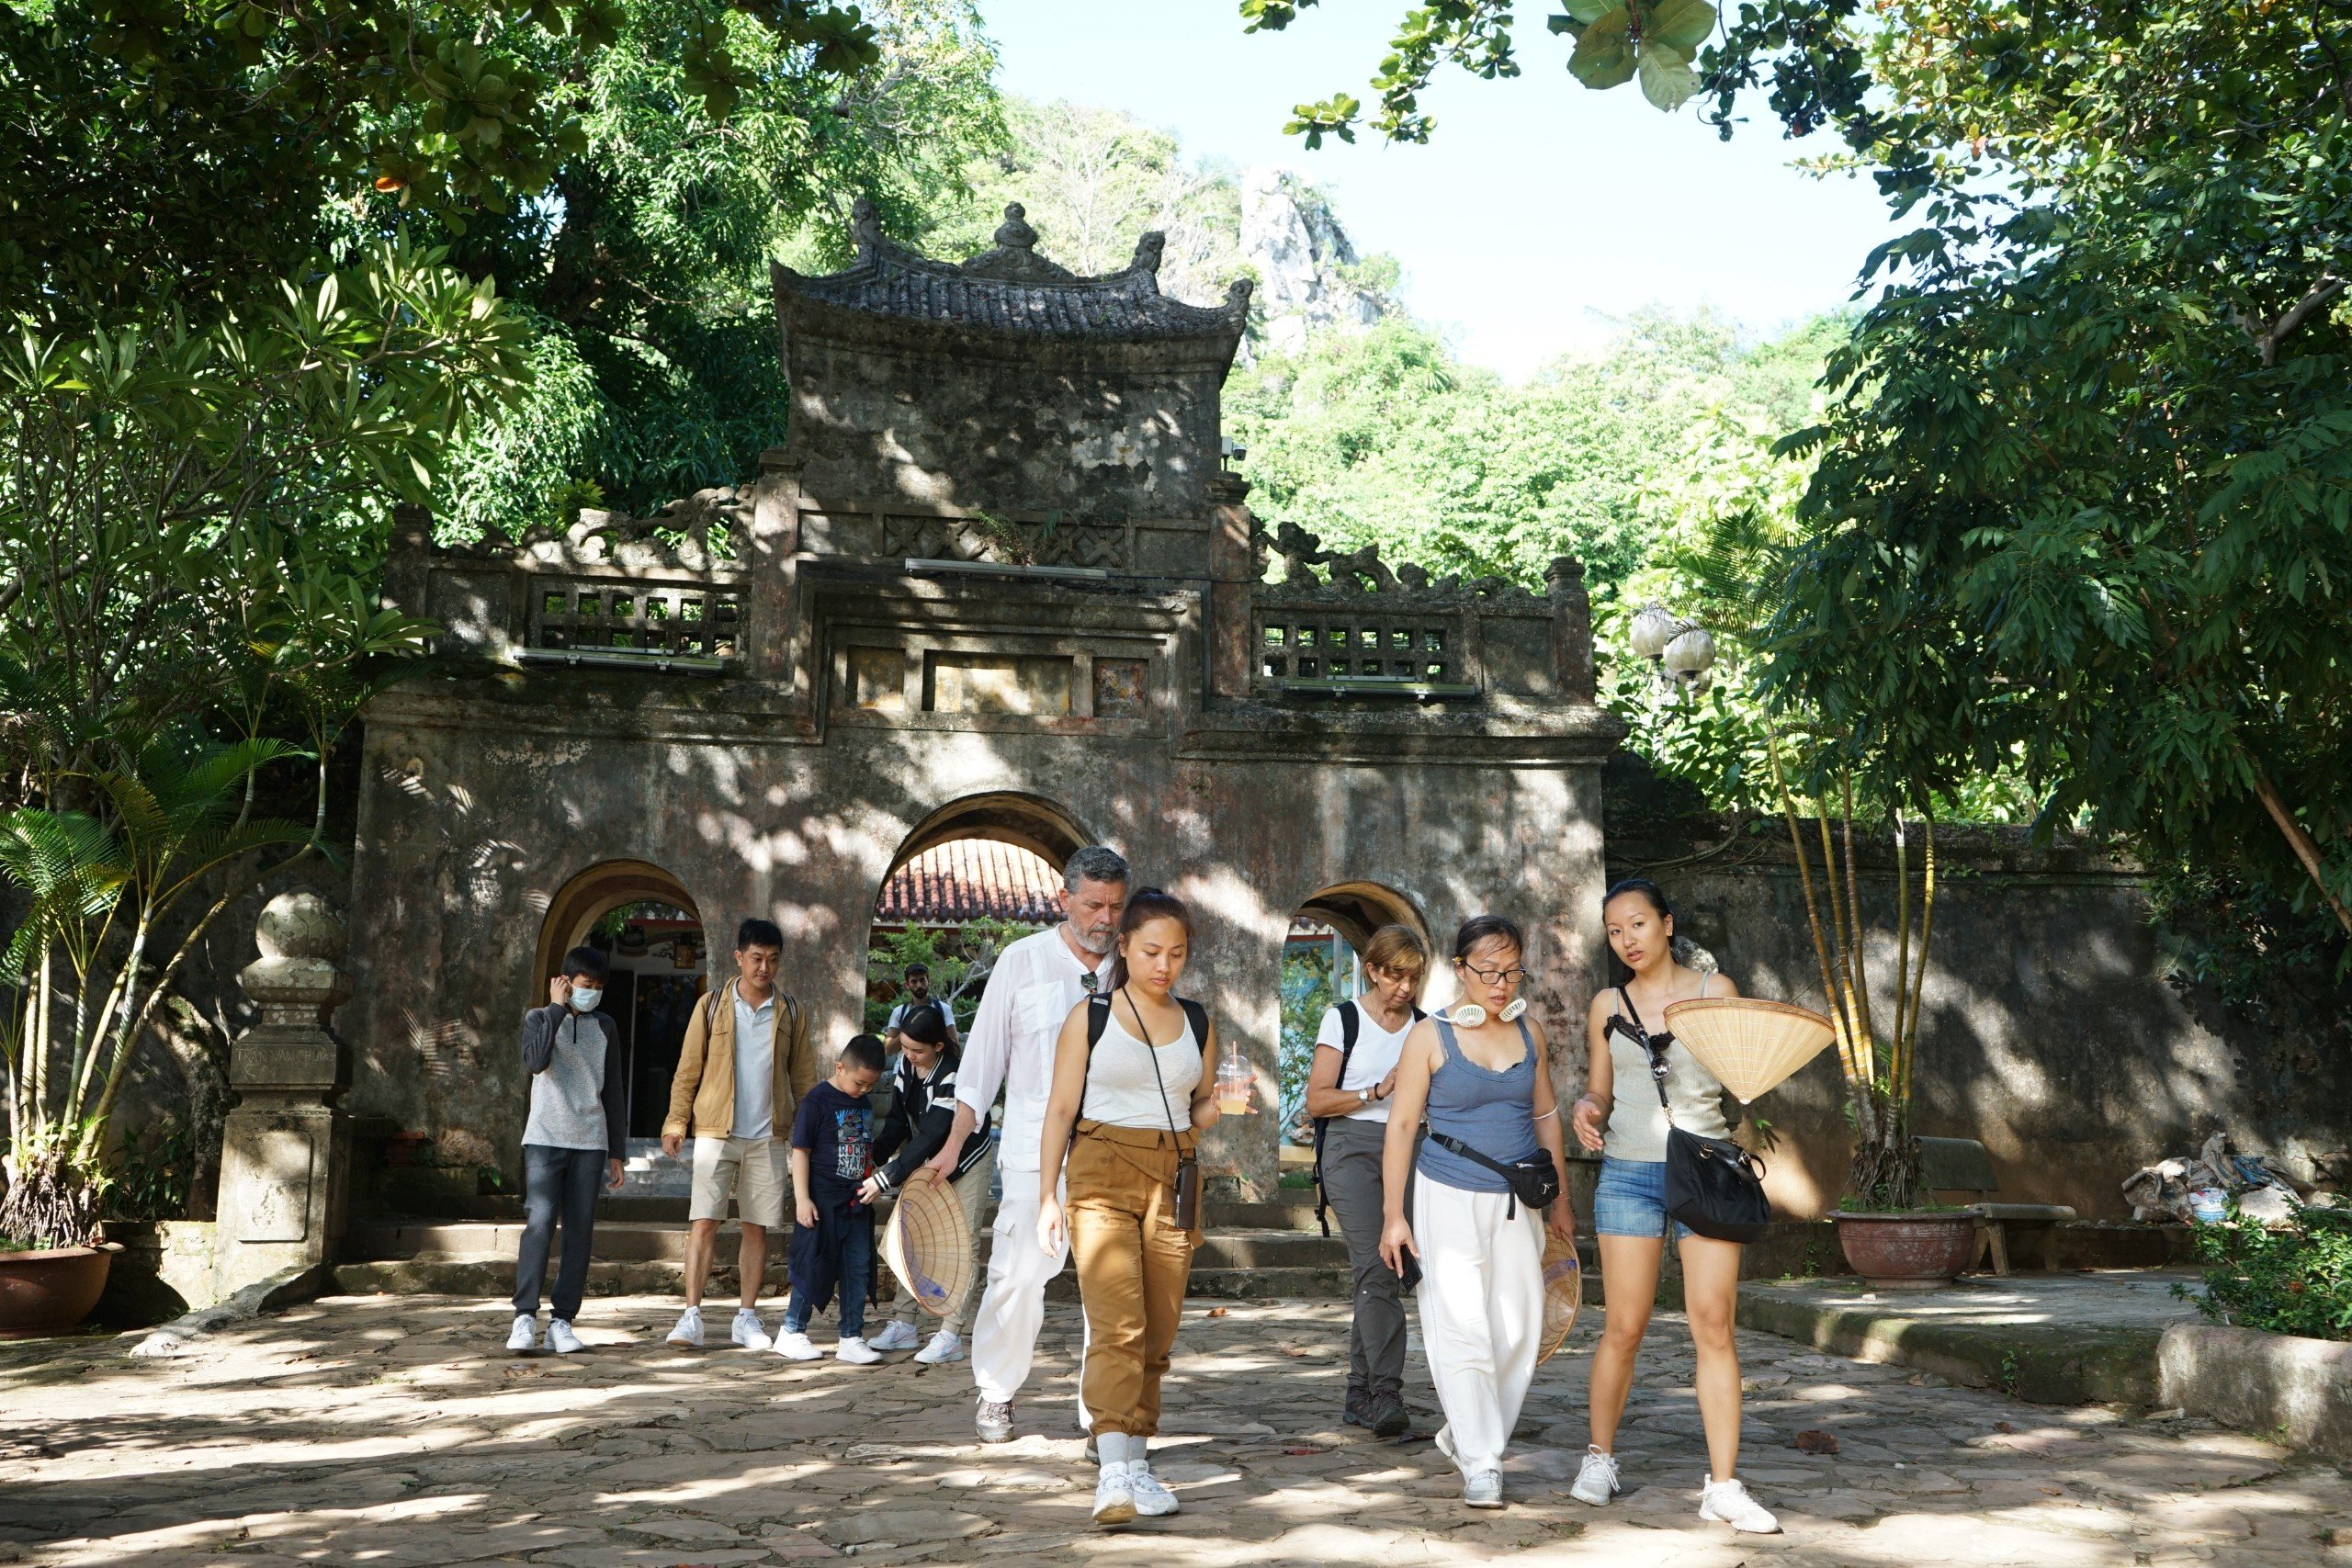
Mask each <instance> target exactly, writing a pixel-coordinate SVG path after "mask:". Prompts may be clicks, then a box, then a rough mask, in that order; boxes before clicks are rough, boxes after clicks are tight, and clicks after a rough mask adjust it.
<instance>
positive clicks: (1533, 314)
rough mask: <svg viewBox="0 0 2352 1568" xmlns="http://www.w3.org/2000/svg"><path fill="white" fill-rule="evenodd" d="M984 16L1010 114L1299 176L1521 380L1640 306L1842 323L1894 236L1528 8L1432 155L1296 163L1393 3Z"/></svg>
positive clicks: (1878, 220)
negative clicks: (1047, 106) (1295, 14)
mask: <svg viewBox="0 0 2352 1568" xmlns="http://www.w3.org/2000/svg"><path fill="white" fill-rule="evenodd" d="M981 5H982V9H983V14H984V15H985V17H986V18H987V22H988V30H989V35H990V36H991V37H992V38H994V39H996V41H997V45H998V48H999V52H1000V54H1001V58H1002V68H1001V72H1000V73H999V78H998V79H999V81H1000V83H1001V85H1003V86H1004V87H1005V88H1006V89H1007V90H1008V91H1011V92H1015V93H1019V94H1022V95H1023V96H1030V97H1037V98H1055V97H1064V98H1070V99H1073V100H1076V101H1078V102H1081V103H1092V104H1100V105H1103V106H1105V107H1112V108H1119V109H1125V110H1126V111H1127V112H1128V113H1130V114H1133V115H1135V116H1136V118H1140V119H1143V120H1146V121H1148V122H1149V123H1151V124H1153V125H1158V126H1162V127H1165V128H1167V129H1169V130H1174V131H1175V132H1176V133H1177V134H1178V135H1179V136H1180V137H1182V140H1183V142H1184V145H1185V147H1186V148H1187V150H1188V151H1189V152H1191V153H1193V155H1194V156H1196V157H1197V156H1203V155H1214V156H1218V157H1223V158H1227V159H1230V160H1232V161H1233V162H1235V163H1237V164H1269V163H1271V164H1288V165H1290V166H1292V167H1295V168H1297V169H1298V170H1300V171H1301V172H1302V173H1304V174H1306V175H1307V176H1308V177H1309V178H1310V179H1313V180H1314V181H1316V182H1317V184H1319V185H1321V186H1325V187H1326V188H1327V189H1329V191H1330V192H1331V193H1332V195H1333V197H1334V198H1335V201H1336V205H1337V207H1338V209H1339V212H1340V218H1341V220H1343V221H1344V222H1345V223H1346V225H1347V227H1348V230H1349V232H1350V233H1351V235H1352V236H1353V237H1354V238H1355V241H1356V243H1357V244H1358V246H1359V248H1361V249H1363V250H1365V251H1386V252H1388V253H1390V254H1393V255H1395V256H1396V257H1397V260H1398V261H1400V262H1401V263H1402V264H1403V265H1404V269H1405V297H1406V300H1407V303H1408V305H1409V306H1410V308H1411V309H1412V310H1413V311H1414V312H1415V313H1416V314H1418V315H1419V316H1421V317H1423V318H1424V319H1426V320H1429V321H1434V322H1437V323H1439V324H1441V325H1442V326H1444V327H1446V328H1447V329H1448V330H1449V331H1450V332H1451V333H1453V337H1454V340H1455V343H1456V345H1457V346H1458V347H1459V348H1460V350H1461V351H1462V352H1463V354H1464V355H1465V356H1466V357H1468V358H1470V359H1472V360H1475V361H1476V362H1478V363H1480V364H1484V365H1488V366H1491V367H1494V368H1496V369H1498V370H1500V371H1502V372H1503V373H1504V374H1505V375H1508V376H1511V377H1514V378H1516V377H1519V376H1523V375H1525V374H1526V373H1527V372H1528V371H1530V370H1532V369H1533V368H1534V367H1537V366H1539V365H1541V364H1543V363H1544V361H1545V360H1547V359H1550V358H1552V357H1553V356H1555V355H1559V354H1562V353H1566V352H1570V351H1575V350H1580V349H1587V348H1589V347H1591V346H1593V345H1594V344H1598V343H1599V342H1600V341H1601V340H1602V339H1604V338H1605V337H1606V336H1607V335H1608V333H1609V331H1610V326H1609V321H1608V318H1609V317H1611V316H1618V315H1623V314H1624V313H1625V312H1627V311H1630V310H1634V309H1636V308H1638V307H1640V306H1643V305H1647V304H1663V305H1668V306H1672V307H1676V308H1681V309H1688V308H1691V307H1693V306H1697V305H1701V304H1708V305H1712V306H1713V307H1715V308H1716V309H1718V310H1722V311H1724V312H1725V313H1727V314H1729V315H1731V316H1733V317H1735V318H1736V319H1738V320H1739V321H1742V322H1744V323H1746V324H1747V325H1748V326H1750V327H1752V328H1754V329H1757V330H1758V331H1767V332H1769V331H1770V330H1771V329H1772V328H1774V327H1776V326H1779V325H1781V324H1782V323H1785V322H1789V321H1796V320H1799V319H1802V318H1804V317H1805V316H1808V315H1811V314H1812V313H1814V312H1815V311H1817V310H1827V309H1831V308H1834V307H1836V306H1838V305H1839V304H1841V303H1842V302H1843V301H1844V300H1845V299H1847V298H1848V297H1849V294H1850V293H1851V292H1852V288H1853V279H1854V275H1855V273H1856V271H1857V269H1858V268H1859V267H1860V263H1861V261H1862V258H1863V257H1864V256H1865V255H1867V254H1869V252H1870V250H1871V247H1872V246H1873V245H1875V244H1877V243H1879V242H1880V241H1882V240H1883V239H1885V238H1887V237H1888V236H1889V235H1890V234H1891V233H1893V232H1894V230H1893V229H1892V228H1890V227H1889V225H1888V223H1887V221H1886V219H1885V216H1884V209H1883V207H1882V206H1881V204H1880V202H1879V199H1878V197H1877V195H1876V193H1875V192H1874V191H1873V190H1872V188H1871V186H1870V184H1869V183H1868V181H1867V180H1862V179H1854V178H1850V177H1847V176H1837V177H1833V178H1831V179H1828V180H1821V179H1816V178H1815V177H1813V176H1811V175H1805V174H1803V173H1801V172H1799V171H1797V170H1795V169H1792V168H1791V167H1790V166H1789V161H1790V159H1791V158H1792V156H1793V155H1794V154H1795V153H1796V152H1798V151H1799V149H1800V148H1802V150H1803V151H1804V152H1806V153H1808V154H1811V153H1815V152H1827V151H1829V150H1830V148H1829V147H1828V146H1827V145H1826V144H1824V143H1822V142H1820V141H1808V142H1804V143H1791V142H1788V141H1783V140H1782V139H1781V136H1780V134H1779V131H1778V130H1777V129H1776V128H1774V127H1772V126H1770V125H1769V124H1765V125H1756V124H1751V125H1748V126H1746V127H1743V128H1742V129H1741V130H1740V132H1739V133H1738V134H1737V135H1736V136H1735V137H1734V138H1733V140H1732V141H1730V142H1728V143H1725V142H1722V141H1717V140H1716V139H1715V134H1714V132H1713V130H1709V129H1708V128H1707V127H1705V126H1703V125H1702V124H1701V123H1700V122H1699V120H1698V119H1697V118H1696V113H1695V111H1696V107H1697V106H1696V105H1692V106H1690V107H1686V108H1685V109H1684V110H1683V112H1682V113H1680V114H1679V115H1675V116H1667V115H1662V114H1659V113H1658V112H1657V110H1656V109H1653V108H1651V107H1649V105H1648V103H1647V102H1645V100H1644V99H1643V97H1642V96H1641V94H1640V92H1639V90H1638V89H1636V88H1634V87H1633V86H1630V85H1628V86H1625V87H1621V88H1618V89H1616V90H1614V91H1611V92H1606V93H1596V92H1591V91H1589V90H1587V89H1586V88H1584V87H1583V86H1581V85H1578V84H1577V82H1576V81H1575V79H1574V78H1572V77H1570V76H1569V75H1568V73H1567V71H1566V57H1567V56H1566V47H1565V45H1566V39H1555V38H1553V37H1552V36H1551V35H1550V34H1548V33H1546V32H1545V31H1544V26H1543V17H1542V15H1541V13H1542V11H1543V10H1544V9H1545V8H1544V7H1541V6H1529V7H1524V8H1522V10H1521V21H1522V27H1521V37H1520V44H1521V51H1520V63H1521V70H1522V71H1523V72H1524V73H1525V74H1523V75H1522V76H1521V77H1520V78H1519V79H1517V80H1516V81H1510V82H1478V81H1474V80H1471V79H1469V78H1466V77H1464V76H1462V75H1461V74H1460V73H1451V74H1449V75H1448V76H1447V77H1445V78H1442V80H1441V82H1440V84H1439V85H1438V86H1437V87H1436V89H1435V90H1434V91H1433V92H1431V93H1430V94H1428V95H1425V96H1424V98H1423V102H1424V104H1425V105H1426V106H1427V107H1429V108H1430V111H1431V112H1432V113H1434V114H1435V115H1436V117H1437V118H1438V121H1439V125H1438V130H1437V134H1436V137H1435V139H1434V140H1433V141H1431V142H1430V145H1428V146H1425V147H1410V146H1396V147H1391V146H1387V145H1385V144H1384V143H1382V142H1381V141H1379V140H1378V138H1377V137H1376V136H1370V135H1367V136H1363V137H1360V139H1359V141H1358V142H1357V144H1356V145H1355V146H1353V147H1344V146H1337V145H1334V144H1327V145H1326V146H1325V148H1324V149H1323V150H1322V151H1320V152H1307V151H1306V148H1305V147H1304V146H1303V145H1301V144H1300V142H1299V141H1297V139H1295V138H1293V137H1286V136H1284V135H1283V133H1282V127H1283V122H1284V121H1285V120H1286V119H1287V118H1289V110H1290V107H1291V106H1292V105H1293V104H1295V103H1298V102H1300V101H1302V100H1306V99H1313V98H1320V97H1322V96H1326V95H1327V94H1329V93H1332V92H1337V91H1341V90H1344V91H1348V92H1352V93H1355V94H1356V95H1357V96H1359V97H1362V96H1365V88H1364V84H1365V83H1366V82H1367V81H1368V80H1369V79H1370V76H1371V71H1372V67H1373V65H1374V62H1377V61H1378V60H1379V58H1380V57H1381V55H1382V54H1383V53H1384V52H1385V39H1386V36H1387V29H1388V28H1389V27H1390V25H1391V24H1392V23H1393V22H1394V21H1395V19H1396V17H1397V15H1398V14H1399V13H1401V11H1402V10H1403V9H1404V0H1323V4H1322V5H1321V6H1317V8H1315V9H1313V10H1308V11H1306V12H1304V13H1302V14H1301V16H1300V17H1299V19H1298V20H1297V21H1296V22H1295V23H1294V24H1292V26H1291V28H1290V29H1289V30H1288V31H1287V32H1283V33H1272V34H1258V35H1255V36H1252V35H1250V34H1245V33H1244V32H1243V31H1242V30H1241V24H1240V21H1239V19H1238V17H1237V15H1236V8H1235V6H1234V4H1233V0H1148V3H1147V0H981ZM1046 244H1047V247H1048V248H1049V249H1050V247H1051V244H1052V239H1051V236H1047V237H1046Z"/></svg>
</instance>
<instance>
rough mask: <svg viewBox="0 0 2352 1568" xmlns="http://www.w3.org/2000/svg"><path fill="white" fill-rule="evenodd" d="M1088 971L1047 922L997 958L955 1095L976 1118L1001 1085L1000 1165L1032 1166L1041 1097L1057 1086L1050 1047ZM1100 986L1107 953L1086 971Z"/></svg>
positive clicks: (1040, 1133) (1042, 1126) (1042, 1118)
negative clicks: (1002, 1110)
mask: <svg viewBox="0 0 2352 1568" xmlns="http://www.w3.org/2000/svg"><path fill="white" fill-rule="evenodd" d="M1089 973H1090V971H1089V970H1088V969H1087V967H1086V965H1085V964H1081V963H1080V962H1079V960H1078V959H1077V958H1076V957H1074V956H1073V955H1072V954H1071V953H1070V950H1069V943H1068V942H1064V941H1063V940H1062V932H1061V928H1060V927H1059V926H1055V927H1052V928H1050V929H1048V930H1046V931H1038V932H1036V933H1035V934H1034V935H1031V936H1024V937H1023V938H1022V939H1021V940H1020V941H1019V942H1014V943H1012V945H1011V946H1009V947H1007V948H1006V949H1005V950H1004V952H1003V953H1001V954H1000V955H998V958H997V961H996V968H995V970H994V971H993V972H992V973H991V974H990V975H989V984H988V989H987V990H986V991H984V992H982V993H981V995H980V1008H979V1011H978V1012H976V1013H974V1014H973V1015H972V1027H971V1030H970V1031H969V1032H967V1034H966V1035H965V1037H964V1059H963V1064H962V1066H961V1068H960V1069H959V1070H958V1071H957V1073H956V1102H957V1103H958V1104H962V1105H968V1106H970V1107H971V1108H972V1112H973V1114H974V1115H975V1116H978V1115H981V1114H983V1113H985V1112H986V1111H988V1109H989V1107H990V1106H992V1105H994V1104H995V1103H996V1094H997V1090H998V1089H1003V1090H1004V1131H1003V1132H1002V1134H1001V1135H1000V1136H999V1138H998V1141H997V1165H998V1168H1000V1169H1002V1170H1030V1171H1034V1170H1035V1169H1036V1168H1038V1167H1039V1166H1040V1165H1041V1164H1043V1163H1044V1162H1043V1160H1042V1159H1041V1157H1040V1155H1041V1152H1042V1148H1043V1145H1044V1143H1045V1136H1046V1098H1047V1096H1048V1095H1049V1094H1050V1093H1051V1092H1052V1090H1053V1087H1054V1047H1055V1045H1056V1044H1057V1042H1058V1041H1059V1040H1060V1038H1061V1032H1062V1021H1064V1020H1065V1019H1067V1018H1069V1010H1070V1009H1072V1008H1074V1007H1076V1006H1078V1004H1079V1003H1080V1002H1082V1001H1084V1000H1085V999H1086V976H1087V975H1088V974H1089ZM1091 973H1092V974H1094V975H1095V976H1096V977H1097V983H1098V984H1099V985H1103V986H1107V985H1109V984H1110V980H1111V956H1110V954H1108V953H1105V954H1104V955H1103V959H1102V961H1101V963H1100V964H1097V965H1096V966H1095V968H1094V969H1093V970H1092V971H1091Z"/></svg>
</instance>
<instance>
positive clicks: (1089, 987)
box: [1078, 969, 1103, 997]
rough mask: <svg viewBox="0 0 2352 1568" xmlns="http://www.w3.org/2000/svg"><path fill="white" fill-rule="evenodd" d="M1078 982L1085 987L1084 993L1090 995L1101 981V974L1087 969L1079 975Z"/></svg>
mask: <svg viewBox="0 0 2352 1568" xmlns="http://www.w3.org/2000/svg"><path fill="white" fill-rule="evenodd" d="M1078 983H1079V984H1080V985H1081V986H1083V987H1086V994H1087V995H1088V996H1090V997H1091V996H1092V995H1093V994H1094V987H1097V986H1099V985H1101V984H1102V983H1103V976H1100V975H1097V974H1096V973H1095V972H1094V971H1093V970H1091V969H1089V970H1088V971H1087V972H1086V973H1085V974H1083V975H1081V976H1079V978H1078Z"/></svg>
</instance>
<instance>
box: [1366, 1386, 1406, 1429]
mask: <svg viewBox="0 0 2352 1568" xmlns="http://www.w3.org/2000/svg"><path fill="white" fill-rule="evenodd" d="M1411 1425H1412V1417H1411V1416H1408V1415H1407V1414H1406V1411H1405V1396H1404V1395H1403V1394H1401V1393H1390V1392H1388V1391H1387V1390H1385V1389H1384V1390H1383V1391H1381V1392H1380V1393H1375V1394H1373V1395H1372V1396H1370V1397H1369V1398H1367V1399H1366V1400H1365V1401H1364V1402H1363V1427H1365V1428H1366V1429H1367V1430H1369V1431H1370V1432H1371V1433H1372V1435H1373V1436H1374V1437H1375V1438H1401V1437H1403V1436H1404V1435H1405V1428H1406V1427H1409V1426H1411Z"/></svg>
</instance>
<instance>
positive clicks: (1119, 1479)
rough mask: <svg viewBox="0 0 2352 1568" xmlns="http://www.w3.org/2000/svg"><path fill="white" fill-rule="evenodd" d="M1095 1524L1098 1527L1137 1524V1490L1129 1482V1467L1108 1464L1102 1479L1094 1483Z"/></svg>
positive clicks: (1104, 1467)
mask: <svg viewBox="0 0 2352 1568" xmlns="http://www.w3.org/2000/svg"><path fill="white" fill-rule="evenodd" d="M1094 1522H1095V1523H1096V1524H1098V1525H1131V1524H1133V1523H1135V1522H1136V1494H1135V1488H1134V1487H1133V1486H1132V1485H1130V1484H1129V1483H1128V1482H1127V1467H1126V1466H1125V1465H1124V1464H1106V1465H1104V1466H1103V1478H1102V1479H1101V1480H1100V1481H1097V1482H1096V1483H1094Z"/></svg>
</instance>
